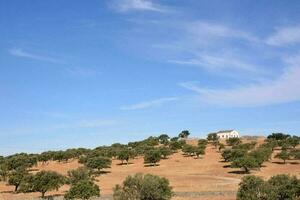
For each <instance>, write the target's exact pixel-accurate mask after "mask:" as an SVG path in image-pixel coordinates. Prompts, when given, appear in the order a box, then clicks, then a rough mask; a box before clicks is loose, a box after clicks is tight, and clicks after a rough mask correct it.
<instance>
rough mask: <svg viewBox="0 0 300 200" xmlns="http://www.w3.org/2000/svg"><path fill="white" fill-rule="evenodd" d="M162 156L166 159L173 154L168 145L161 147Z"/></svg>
mask: <svg viewBox="0 0 300 200" xmlns="http://www.w3.org/2000/svg"><path fill="white" fill-rule="evenodd" d="M159 151H160V154H161V156H162V157H163V158H164V159H166V158H167V157H168V156H169V155H172V150H171V149H170V148H168V147H159Z"/></svg>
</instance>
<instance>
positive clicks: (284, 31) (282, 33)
mask: <svg viewBox="0 0 300 200" xmlns="http://www.w3.org/2000/svg"><path fill="white" fill-rule="evenodd" d="M266 43H267V44H269V45H274V46H283V45H289V44H295V43H300V25H298V26H288V27H281V28H278V29H277V31H276V32H275V33H274V34H272V35H271V36H270V37H269V38H267V39H266Z"/></svg>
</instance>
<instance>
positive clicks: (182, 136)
mask: <svg viewBox="0 0 300 200" xmlns="http://www.w3.org/2000/svg"><path fill="white" fill-rule="evenodd" d="M189 135H190V132H189V131H188V130H183V131H181V133H179V135H178V137H179V138H187V137H188V136H189Z"/></svg>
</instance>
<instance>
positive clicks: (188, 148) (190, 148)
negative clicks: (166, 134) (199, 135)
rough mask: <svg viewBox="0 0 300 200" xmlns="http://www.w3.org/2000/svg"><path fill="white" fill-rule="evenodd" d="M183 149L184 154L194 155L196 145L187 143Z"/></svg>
mask: <svg viewBox="0 0 300 200" xmlns="http://www.w3.org/2000/svg"><path fill="white" fill-rule="evenodd" d="M182 151H183V153H184V154H187V155H189V156H193V155H194V152H195V147H194V146H192V145H190V144H185V145H183V147H182Z"/></svg>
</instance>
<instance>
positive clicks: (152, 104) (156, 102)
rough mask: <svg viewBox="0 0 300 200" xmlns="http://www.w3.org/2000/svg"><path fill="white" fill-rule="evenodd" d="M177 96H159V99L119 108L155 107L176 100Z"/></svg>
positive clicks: (138, 108) (139, 108)
mask: <svg viewBox="0 0 300 200" xmlns="http://www.w3.org/2000/svg"><path fill="white" fill-rule="evenodd" d="M178 99H179V98H177V97H166V98H160V99H155V100H151V101H145V102H141V103H137V104H133V105H129V106H123V107H121V110H141V109H146V108H151V107H157V106H161V105H163V104H165V103H168V102H172V101H177V100H178Z"/></svg>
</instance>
